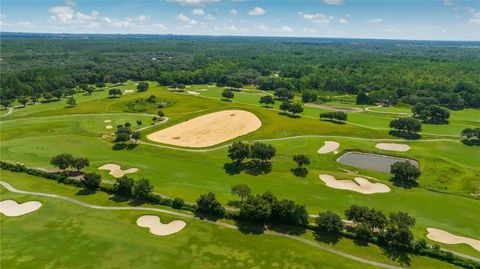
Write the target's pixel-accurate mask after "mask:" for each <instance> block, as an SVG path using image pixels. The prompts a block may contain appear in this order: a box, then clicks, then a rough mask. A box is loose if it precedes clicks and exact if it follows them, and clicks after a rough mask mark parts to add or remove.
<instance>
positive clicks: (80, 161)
mask: <svg viewBox="0 0 480 269" xmlns="http://www.w3.org/2000/svg"><path fill="white" fill-rule="evenodd" d="M71 166H72V167H74V168H75V169H77V172H80V170H82V169H83V168H85V167H88V166H90V161H89V160H88V159H87V158H74V159H73V160H72V165H71Z"/></svg>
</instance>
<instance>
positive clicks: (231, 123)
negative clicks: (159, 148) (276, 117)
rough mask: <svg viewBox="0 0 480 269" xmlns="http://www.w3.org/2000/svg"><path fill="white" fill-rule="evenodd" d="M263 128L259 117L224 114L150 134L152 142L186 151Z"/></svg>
mask: <svg viewBox="0 0 480 269" xmlns="http://www.w3.org/2000/svg"><path fill="white" fill-rule="evenodd" d="M260 126H262V122H261V121H260V119H259V118H258V117H257V116H255V114H253V113H250V112H248V111H244V110H224V111H220V112H215V113H210V114H207V115H203V116H200V117H197V118H194V119H191V120H189V121H186V122H183V123H180V124H177V125H175V126H172V127H169V128H166V129H164V130H160V131H158V132H155V133H152V134H149V135H148V136H147V138H148V139H150V140H152V141H155V142H160V143H165V144H172V145H176V146H182V147H209V146H213V145H216V144H219V143H222V142H225V141H228V140H230V139H233V138H235V137H238V136H242V135H246V134H248V133H251V132H253V131H255V130H257V129H258V128H260Z"/></svg>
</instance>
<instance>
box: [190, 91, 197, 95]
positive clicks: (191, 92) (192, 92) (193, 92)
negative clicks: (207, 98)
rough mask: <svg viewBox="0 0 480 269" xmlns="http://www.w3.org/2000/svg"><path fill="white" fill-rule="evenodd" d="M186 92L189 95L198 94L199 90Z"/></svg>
mask: <svg viewBox="0 0 480 269" xmlns="http://www.w3.org/2000/svg"><path fill="white" fill-rule="evenodd" d="M187 92H188V93H189V94H191V95H199V94H200V93H199V92H196V91H187Z"/></svg>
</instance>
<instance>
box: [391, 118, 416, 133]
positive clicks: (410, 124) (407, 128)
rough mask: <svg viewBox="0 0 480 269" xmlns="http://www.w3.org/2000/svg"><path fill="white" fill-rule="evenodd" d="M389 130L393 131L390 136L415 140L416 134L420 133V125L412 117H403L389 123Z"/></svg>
mask: <svg viewBox="0 0 480 269" xmlns="http://www.w3.org/2000/svg"><path fill="white" fill-rule="evenodd" d="M390 128H392V129H393V132H391V134H392V135H396V136H401V137H406V138H417V137H418V133H419V132H421V131H422V123H421V122H420V121H419V120H417V119H415V118H412V117H403V118H398V119H393V120H392V121H390Z"/></svg>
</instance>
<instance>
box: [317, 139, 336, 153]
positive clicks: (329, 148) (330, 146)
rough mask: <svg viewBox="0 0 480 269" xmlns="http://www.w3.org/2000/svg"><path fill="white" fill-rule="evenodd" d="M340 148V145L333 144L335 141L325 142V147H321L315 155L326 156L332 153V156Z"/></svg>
mask: <svg viewBox="0 0 480 269" xmlns="http://www.w3.org/2000/svg"><path fill="white" fill-rule="evenodd" d="M339 147H340V143H338V142H335V141H325V145H323V147H321V148H320V149H319V150H318V151H317V153H320V154H326V153H330V152H333V153H334V154H337V153H338V151H337V149H338V148H339Z"/></svg>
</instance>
